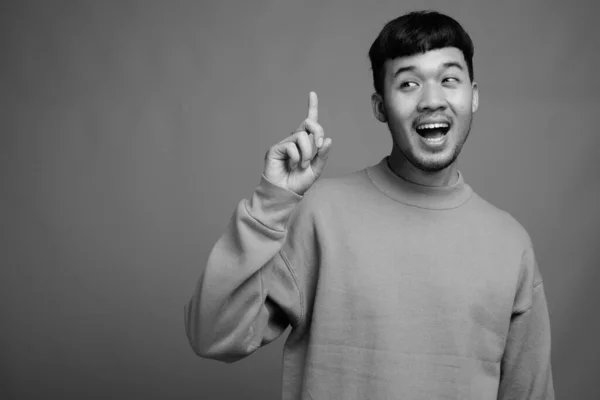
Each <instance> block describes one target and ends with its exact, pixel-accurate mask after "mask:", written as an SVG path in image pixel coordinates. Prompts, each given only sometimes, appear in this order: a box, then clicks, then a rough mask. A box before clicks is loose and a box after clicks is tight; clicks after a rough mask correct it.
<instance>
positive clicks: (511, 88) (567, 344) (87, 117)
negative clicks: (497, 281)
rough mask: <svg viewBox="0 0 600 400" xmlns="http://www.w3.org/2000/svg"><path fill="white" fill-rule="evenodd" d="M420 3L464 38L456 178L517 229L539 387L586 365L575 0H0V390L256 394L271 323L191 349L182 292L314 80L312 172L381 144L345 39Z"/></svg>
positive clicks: (594, 228) (587, 117)
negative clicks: (467, 42)
mask: <svg viewBox="0 0 600 400" xmlns="http://www.w3.org/2000/svg"><path fill="white" fill-rule="evenodd" d="M420 8H435V9H438V10H441V11H444V12H447V13H449V14H450V15H452V16H453V17H455V18H456V19H458V20H459V21H460V22H461V23H462V24H463V25H464V26H465V28H466V29H467V30H468V31H469V32H470V33H471V35H472V37H473V39H474V42H475V46H476V51H475V60H474V61H475V76H476V80H477V81H478V82H479V87H480V95H481V96H480V97H481V104H480V109H479V111H478V112H477V114H476V116H475V122H474V125H473V131H472V134H471V137H470V139H469V140H468V141H467V144H466V146H465V147H464V149H463V153H462V156H461V158H460V163H459V165H460V169H461V171H462V172H463V174H464V176H465V178H466V180H467V181H468V182H469V183H470V184H471V186H473V187H474V189H475V190H476V191H477V192H478V193H479V194H480V195H481V196H483V197H484V198H486V199H488V200H489V201H491V202H492V203H494V204H496V205H497V206H499V207H500V208H503V209H505V210H507V211H509V212H510V213H511V214H513V215H514V216H515V217H516V218H517V219H518V220H519V221H520V222H521V223H522V224H523V225H524V226H525V227H526V228H527V229H528V231H529V233H530V235H531V236H532V238H533V241H534V244H535V247H536V252H537V257H538V260H539V264H540V267H541V270H542V274H543V276H544V278H545V287H546V293H547V296H548V301H549V308H550V314H551V321H552V328H553V330H552V334H553V363H554V364H553V367H554V377H555V385H556V390H557V394H558V397H559V398H565V399H567V398H568V399H598V398H600V384H599V382H598V378H599V367H598V359H600V351H599V349H600V345H599V344H598V338H599V337H600V322H599V313H598V311H597V309H596V305H597V304H599V302H600V293H599V292H598V291H597V289H596V288H597V286H598V280H600V272H599V271H600V270H599V268H598V267H599V265H598V264H599V260H600V246H598V236H600V235H599V234H600V213H599V212H598V210H597V207H598V203H599V199H600V181H599V180H598V172H599V171H600V168H599V167H600V161H599V159H598V157H597V154H598V147H599V146H600V135H599V133H600V130H599V127H598V119H597V117H598V111H599V110H600V107H599V105H600V97H598V93H599V92H600V78H599V75H598V65H599V62H600V57H599V56H598V48H599V47H600V40H599V30H598V21H597V17H598V11H597V10H596V9H595V8H597V7H595V6H593V5H592V2H591V1H589V2H586V1H581V0H580V1H569V2H565V1H522V2H517V1H511V2H496V1H494V2H490V1H487V2H482V1H476V0H470V1H453V2H449V1H422V0H421V1H379V2H374V1H352V2H351V1H341V0H337V1H334V0H331V1H309V2H302V1H297V0H294V1H274V0H273V1H251V2H250V1H249V2H245V1H236V2H234V1H213V2H210V3H209V2H192V1H188V2H183V1H177V2H175V1H173V2H167V1H162V2H160V1H154V2H151V1H147V2H143V1H138V2H131V1H120V2H116V1H113V2H96V3H93V2H91V1H72V2H66V1H63V2H61V1H53V2H43V1H39V2H28V1H18V2H17V1H3V2H2V3H1V5H0V30H1V31H0V56H1V57H2V58H1V64H0V73H1V81H0V101H1V103H0V113H1V114H0V115H1V124H0V178H1V181H0V226H1V228H0V235H1V236H0V245H1V249H0V265H1V269H0V346H1V347H0V352H1V356H0V398H2V399H41V398H63V399H82V398H89V399H94V398H97V399H106V398H115V399H117V398H118V399H129V398H143V399H167V398H169V399H171V398H190V399H192V398H197V399H227V398H261V399H275V398H278V395H279V388H280V377H281V359H280V358H281V349H282V345H283V338H280V339H279V340H278V341H277V342H275V343H274V344H272V345H271V346H268V347H266V348H263V349H261V350H260V351H259V352H258V353H256V354H254V355H252V356H250V357H249V358H247V359H245V360H242V361H240V362H238V363H236V364H232V365H226V364H221V363H217V362H214V361H208V360H203V359H200V358H198V357H196V356H195V355H194V353H193V351H192V350H191V348H190V347H189V345H188V343H187V341H186V337H185V333H184V325H183V306H184V304H185V302H186V301H187V299H188V298H189V296H190V295H191V293H192V291H193V289H194V286H195V284H196V280H197V279H198V277H199V275H200V272H201V271H202V269H203V268H204V265H205V262H206V259H207V257H208V253H209V251H210V249H211V247H212V245H213V244H214V242H215V241H216V240H217V238H218V237H219V236H220V234H221V232H222V231H223V229H224V228H225V225H226V224H227V222H228V220H229V218H230V216H231V213H232V212H233V210H234V207H235V205H236V204H237V202H238V201H239V200H240V199H241V198H243V197H247V196H249V195H250V194H251V193H252V189H253V188H254V187H255V186H256V184H258V182H259V179H260V173H261V171H262V166H263V156H264V154H265V151H266V149H267V148H268V147H269V146H270V145H272V144H274V143H275V142H277V141H279V140H281V139H282V138H283V137H285V136H286V135H287V134H288V133H289V132H290V131H291V130H293V129H295V128H296V127H297V125H298V124H299V123H300V122H301V121H302V119H303V118H304V117H305V115H306V109H307V99H308V92H309V91H310V90H315V91H316V92H317V93H318V95H319V102H320V110H319V112H320V122H321V123H322V125H323V126H324V128H325V131H326V134H327V135H328V136H331V137H332V138H333V148H332V152H331V156H330V159H329V162H328V166H327V169H326V172H325V176H337V175H341V174H344V173H347V172H351V171H353V170H357V169H360V168H364V167H365V166H367V165H370V164H374V163H376V162H378V161H379V160H380V159H381V158H382V157H383V156H385V155H386V154H387V153H388V151H389V149H390V148H391V139H390V137H389V134H388V132H387V130H386V127H385V125H382V124H380V123H378V122H376V120H375V118H374V117H373V116H372V113H371V107H370V99H369V98H370V94H371V92H372V86H371V75H370V71H369V64H368V59H367V51H368V48H369V46H370V44H371V43H372V41H373V40H374V39H375V37H376V35H377V34H378V32H379V30H380V29H381V28H382V26H383V24H384V23H385V22H387V21H388V20H390V19H392V18H394V17H396V16H398V15H400V14H402V13H404V12H407V11H411V10H414V9H420Z"/></svg>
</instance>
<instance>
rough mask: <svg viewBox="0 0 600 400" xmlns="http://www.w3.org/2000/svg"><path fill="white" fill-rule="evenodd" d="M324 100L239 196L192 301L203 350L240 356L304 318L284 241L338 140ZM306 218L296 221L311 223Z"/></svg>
mask: <svg viewBox="0 0 600 400" xmlns="http://www.w3.org/2000/svg"><path fill="white" fill-rule="evenodd" d="M317 106H318V104H317V95H316V93H314V92H311V93H310V95H309V102H308V117H307V118H306V119H305V120H304V121H303V122H302V124H300V127H299V128H298V129H296V131H294V132H293V133H292V134H291V135H290V136H288V137H287V138H285V139H283V140H282V141H281V142H279V143H277V144H275V145H274V146H272V147H271V148H270V149H269V150H268V152H267V154H266V156H265V168H264V172H263V176H262V179H261V182H260V185H259V186H258V187H257V188H256V190H255V191H254V194H253V195H252V197H251V199H250V200H242V201H241V202H240V203H239V204H238V207H237V209H236V211H235V213H234V215H233V218H232V219H231V221H230V223H229V225H228V226H227V230H226V231H225V233H224V234H223V236H221V238H220V239H219V240H218V242H217V243H216V244H215V246H214V247H213V249H212V251H211V254H210V257H209V259H208V264H207V266H206V268H205V270H204V271H203V273H202V275H201V277H200V280H199V282H198V286H197V287H196V290H195V292H194V295H193V296H192V298H191V299H190V301H189V302H188V303H187V304H186V306H185V327H186V333H187V336H188V340H189V342H190V344H191V346H192V348H193V349H194V351H195V352H196V353H197V354H198V355H200V356H202V357H208V358H214V359H218V360H222V361H228V362H231V361H236V360H238V359H240V358H243V357H245V356H247V355H249V354H250V353H252V352H254V351H255V350H256V349H257V348H258V347H260V346H261V345H264V344H267V343H269V342H271V341H273V340H275V339H276V338H277V337H278V336H279V335H281V333H283V331H284V330H285V329H286V327H287V326H288V325H289V324H290V323H291V324H292V325H293V324H295V323H296V322H298V321H299V320H300V319H301V316H302V301H301V292H300V288H299V286H298V280H297V277H296V276H295V274H294V271H293V270H292V267H291V266H290V265H289V264H288V263H287V261H286V259H285V258H284V257H282V253H281V248H282V247H283V244H284V241H285V239H286V236H287V234H288V232H287V224H288V220H289V219H290V216H291V215H292V212H293V211H294V210H295V209H296V206H297V205H298V204H299V202H300V200H301V198H302V196H303V195H304V193H305V192H306V191H307V190H308V189H309V188H310V187H311V186H312V185H313V184H314V183H315V181H316V180H317V179H318V177H319V176H320V175H321V172H322V171H323V168H324V166H325V162H326V160H327V156H328V153H329V148H330V146H331V139H330V138H327V139H324V134H323V128H322V127H321V126H320V125H319V123H318V122H317V118H318V109H317ZM305 219H306V218H300V223H298V222H290V224H292V225H294V226H293V228H294V229H295V231H308V230H309V229H308V228H306V226H305V225H304V224H303V220H305ZM296 233H297V232H296ZM292 236H295V235H292Z"/></svg>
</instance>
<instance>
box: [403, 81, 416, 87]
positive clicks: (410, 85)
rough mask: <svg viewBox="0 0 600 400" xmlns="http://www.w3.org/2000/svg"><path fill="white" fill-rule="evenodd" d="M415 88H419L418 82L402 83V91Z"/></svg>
mask: <svg viewBox="0 0 600 400" xmlns="http://www.w3.org/2000/svg"><path fill="white" fill-rule="evenodd" d="M415 86H417V83H416V82H411V81H407V82H402V83H400V89H408V88H412V87H415Z"/></svg>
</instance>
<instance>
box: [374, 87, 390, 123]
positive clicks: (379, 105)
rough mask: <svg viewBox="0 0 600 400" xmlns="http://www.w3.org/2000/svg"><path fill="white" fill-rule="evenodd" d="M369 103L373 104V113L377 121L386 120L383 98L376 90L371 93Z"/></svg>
mask: <svg viewBox="0 0 600 400" xmlns="http://www.w3.org/2000/svg"><path fill="white" fill-rule="evenodd" d="M371 105H372V106H373V115H375V118H377V120H378V121H379V122H384V123H385V122H387V115H386V113H385V105H384V104H383V98H382V97H381V95H380V94H379V93H377V92H375V93H373V94H372V95H371Z"/></svg>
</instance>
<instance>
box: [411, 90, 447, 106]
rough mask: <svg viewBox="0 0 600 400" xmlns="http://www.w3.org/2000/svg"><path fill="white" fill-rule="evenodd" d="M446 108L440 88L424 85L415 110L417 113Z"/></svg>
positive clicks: (444, 98)
mask: <svg viewBox="0 0 600 400" xmlns="http://www.w3.org/2000/svg"><path fill="white" fill-rule="evenodd" d="M446 107H447V103H446V97H445V94H444V91H443V90H442V88H441V87H439V86H438V85H434V84H426V85H425V86H424V87H423V91H422V92H421V99H420V100H419V104H418V105H417V108H418V110H419V111H437V110H444V109H445V108H446Z"/></svg>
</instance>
